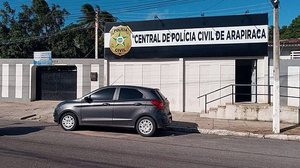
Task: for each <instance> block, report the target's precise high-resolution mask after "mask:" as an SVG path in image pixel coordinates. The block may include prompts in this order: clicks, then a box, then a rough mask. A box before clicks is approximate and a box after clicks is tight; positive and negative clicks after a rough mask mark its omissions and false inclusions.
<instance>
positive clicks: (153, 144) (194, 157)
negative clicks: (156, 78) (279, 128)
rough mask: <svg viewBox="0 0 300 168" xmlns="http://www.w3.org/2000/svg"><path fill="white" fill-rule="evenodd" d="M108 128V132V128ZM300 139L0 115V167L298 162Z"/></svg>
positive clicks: (185, 166)
mask: <svg viewBox="0 0 300 168" xmlns="http://www.w3.org/2000/svg"><path fill="white" fill-rule="evenodd" d="M111 131H112V132H111ZM299 155H300V143H299V142H292V141H279V140H267V139H255V138H242V137H229V136H214V135H201V134H196V133H178V132H172V131H167V130H164V131H160V132H159V134H158V135H157V137H151V138H144V137H141V136H139V135H137V134H136V133H135V131H132V130H124V129H111V128H93V127H90V128H82V129H81V130H80V131H75V132H65V131H63V130H62V129H61V128H60V127H59V126H57V125H55V124H47V123H40V122H29V121H26V122H25V121H20V122H18V121H6V120H0V167H22V168H24V167H43V168H44V167H51V168H52V167H55V168H57V167H64V168H65V167H162V168H165V167H172V168H176V167H178V168H192V167H272V168H274V167H286V168H288V167H297V168H298V167H299V165H300V156H299Z"/></svg>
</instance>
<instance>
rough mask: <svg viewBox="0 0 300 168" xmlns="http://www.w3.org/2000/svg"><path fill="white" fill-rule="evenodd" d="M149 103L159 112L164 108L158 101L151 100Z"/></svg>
mask: <svg viewBox="0 0 300 168" xmlns="http://www.w3.org/2000/svg"><path fill="white" fill-rule="evenodd" d="M151 103H152V104H153V105H154V106H155V107H156V108H157V109H159V110H161V109H163V108H164V103H163V102H162V101H160V100H157V99H153V100H151Z"/></svg>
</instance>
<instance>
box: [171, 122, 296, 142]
mask: <svg viewBox="0 0 300 168" xmlns="http://www.w3.org/2000/svg"><path fill="white" fill-rule="evenodd" d="M168 128H170V129H171V130H173V131H178V132H190V133H200V134H207V135H221V136H240V137H249V138H260V139H276V140H285V141H298V142H300V136H299V135H283V134H254V133H251V132H236V131H229V130H220V129H201V128H197V129H196V128H186V127H174V126H173V127H172V126H171V127H168Z"/></svg>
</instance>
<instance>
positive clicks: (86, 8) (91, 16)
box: [79, 3, 116, 26]
mask: <svg viewBox="0 0 300 168" xmlns="http://www.w3.org/2000/svg"><path fill="white" fill-rule="evenodd" d="M96 10H100V7H99V6H98V5H96V6H95V8H94V7H93V6H92V5H91V4H88V3H87V4H84V5H82V6H81V10H80V11H81V12H82V14H83V16H82V17H80V20H79V22H80V23H81V24H88V25H92V24H94V22H95V16H96ZM98 17H99V21H100V22H101V23H102V26H103V24H104V22H115V21H116V18H115V17H114V16H113V15H112V14H110V13H109V12H107V11H100V12H99V14H98Z"/></svg>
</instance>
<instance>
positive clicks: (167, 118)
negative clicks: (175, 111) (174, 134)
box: [157, 113, 172, 128]
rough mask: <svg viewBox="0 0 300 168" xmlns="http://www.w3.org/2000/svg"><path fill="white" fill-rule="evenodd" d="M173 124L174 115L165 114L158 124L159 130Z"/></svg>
mask: <svg viewBox="0 0 300 168" xmlns="http://www.w3.org/2000/svg"><path fill="white" fill-rule="evenodd" d="M171 123H172V114H171V113H169V114H164V115H163V116H162V117H160V119H159V120H158V122H157V128H164V127H166V126H168V125H170V124H171Z"/></svg>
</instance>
